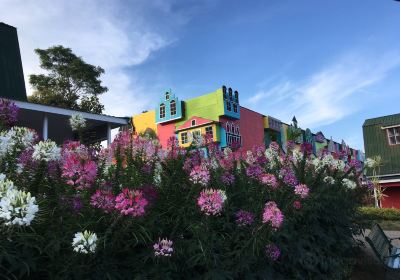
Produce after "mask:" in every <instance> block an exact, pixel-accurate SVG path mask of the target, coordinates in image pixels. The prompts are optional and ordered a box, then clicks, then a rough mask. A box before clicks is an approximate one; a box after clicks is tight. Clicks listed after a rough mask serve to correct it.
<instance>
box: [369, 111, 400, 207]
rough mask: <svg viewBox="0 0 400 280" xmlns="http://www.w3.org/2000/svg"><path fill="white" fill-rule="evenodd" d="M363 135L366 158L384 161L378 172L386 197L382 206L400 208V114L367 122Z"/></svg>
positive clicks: (370, 173)
mask: <svg viewBox="0 0 400 280" xmlns="http://www.w3.org/2000/svg"><path fill="white" fill-rule="evenodd" d="M363 134H364V146H365V154H366V156H367V157H369V158H373V157H375V156H380V157H381V159H382V166H381V167H380V168H378V169H377V170H376V172H377V175H378V179H379V183H380V185H381V186H382V187H383V188H384V191H383V194H384V195H386V196H384V197H383V199H382V201H381V205H382V207H385V208H389V207H395V208H400V114H395V115H390V116H383V117H379V118H373V119H367V120H365V122H364V124H363ZM371 175H372V172H369V173H367V176H371Z"/></svg>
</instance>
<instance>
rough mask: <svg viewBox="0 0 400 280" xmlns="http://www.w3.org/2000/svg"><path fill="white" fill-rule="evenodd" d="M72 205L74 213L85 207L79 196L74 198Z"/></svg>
mask: <svg viewBox="0 0 400 280" xmlns="http://www.w3.org/2000/svg"><path fill="white" fill-rule="evenodd" d="M71 205H72V209H73V210H74V212H75V213H78V212H79V211H80V210H81V209H82V207H83V203H82V200H81V198H80V197H79V196H74V197H73V198H72V200H71Z"/></svg>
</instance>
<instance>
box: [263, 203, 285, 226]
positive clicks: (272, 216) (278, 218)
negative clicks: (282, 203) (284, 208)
mask: <svg viewBox="0 0 400 280" xmlns="http://www.w3.org/2000/svg"><path fill="white" fill-rule="evenodd" d="M283 218H284V215H283V214H282V212H281V210H280V209H279V208H278V206H277V205H276V203H275V202H274V201H269V202H267V203H266V204H265V207H264V213H263V223H264V224H266V223H270V224H271V226H272V227H273V228H274V229H278V228H280V227H281V225H282V223H283Z"/></svg>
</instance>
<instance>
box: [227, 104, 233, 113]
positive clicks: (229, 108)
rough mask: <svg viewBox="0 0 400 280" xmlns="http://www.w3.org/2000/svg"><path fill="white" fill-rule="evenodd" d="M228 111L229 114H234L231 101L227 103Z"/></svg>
mask: <svg viewBox="0 0 400 280" xmlns="http://www.w3.org/2000/svg"><path fill="white" fill-rule="evenodd" d="M226 110H228V111H229V112H232V106H231V102H230V101H227V102H226Z"/></svg>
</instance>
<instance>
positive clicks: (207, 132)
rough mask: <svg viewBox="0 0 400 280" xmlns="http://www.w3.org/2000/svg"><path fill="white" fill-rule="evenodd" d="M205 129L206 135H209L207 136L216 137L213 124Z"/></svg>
mask: <svg viewBox="0 0 400 280" xmlns="http://www.w3.org/2000/svg"><path fill="white" fill-rule="evenodd" d="M207 129H208V130H207ZM204 131H205V132H206V135H207V136H211V137H212V138H214V130H213V127H212V125H209V126H206V127H205V128H204Z"/></svg>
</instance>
